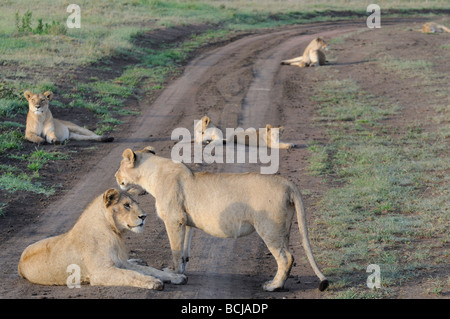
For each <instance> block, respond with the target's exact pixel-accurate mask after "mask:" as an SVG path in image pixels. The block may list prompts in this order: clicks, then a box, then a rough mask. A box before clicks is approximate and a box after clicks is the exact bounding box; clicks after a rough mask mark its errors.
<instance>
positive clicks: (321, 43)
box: [310, 38, 328, 51]
mask: <svg viewBox="0 0 450 319" xmlns="http://www.w3.org/2000/svg"><path fill="white" fill-rule="evenodd" d="M310 46H311V49H313V50H319V51H326V50H327V49H328V43H326V42H325V40H324V39H322V38H315V39H314V40H313V41H312V42H311V43H310Z"/></svg>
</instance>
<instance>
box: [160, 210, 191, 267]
mask: <svg viewBox="0 0 450 319" xmlns="http://www.w3.org/2000/svg"><path fill="white" fill-rule="evenodd" d="M164 223H165V225H166V230H167V235H168V236H169V242H170V249H171V250H172V261H173V269H172V270H173V271H174V272H176V273H180V274H182V273H184V272H185V271H186V263H185V260H184V240H185V234H186V221H185V218H182V219H175V220H164Z"/></svg>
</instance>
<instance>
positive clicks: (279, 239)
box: [115, 147, 328, 291]
mask: <svg viewBox="0 0 450 319" xmlns="http://www.w3.org/2000/svg"><path fill="white" fill-rule="evenodd" d="M115 176H116V180H117V183H118V184H119V185H120V187H121V188H122V189H124V190H127V189H129V188H131V187H132V186H134V185H139V186H140V187H142V188H144V189H145V190H146V191H147V192H149V193H150V194H151V195H152V196H153V197H155V200H156V211H157V214H158V216H159V217H160V218H161V219H162V220H163V221H164V224H165V226H166V230H167V233H168V236H169V241H170V246H171V249H172V255H173V267H174V270H175V271H176V272H178V273H183V272H184V271H185V268H186V262H187V260H188V258H189V247H190V239H191V227H195V228H199V229H202V230H203V231H205V232H207V233H208V234H210V235H213V236H216V237H228V238H237V237H242V236H246V235H248V234H250V233H252V232H253V231H255V230H256V231H257V232H258V234H259V235H260V236H261V238H262V239H263V240H264V242H265V243H266V245H267V247H268V248H269V250H270V252H271V253H272V255H273V256H274V257H275V259H276V261H277V264H278V271H277V273H276V275H275V278H274V279H273V280H272V281H269V282H267V283H265V284H264V286H263V288H264V289H265V290H267V291H274V290H279V289H282V288H283V286H284V283H285V281H286V279H287V278H288V276H289V272H290V270H291V267H292V264H293V261H294V258H293V256H292V254H291V253H290V252H289V248H288V243H289V234H290V229H291V221H292V217H293V215H294V213H295V212H297V219H298V224H299V229H300V233H301V234H302V236H303V237H302V238H303V247H304V249H305V252H306V255H307V257H308V260H309V262H310V264H311V267H312V268H313V270H314V272H315V273H316V275H317V276H318V277H319V279H320V280H321V282H320V285H319V289H320V290H321V291H323V290H325V289H326V288H327V287H328V280H327V279H326V278H325V276H324V275H323V274H322V272H321V271H320V270H319V267H318V266H317V264H316V262H315V261H314V257H313V254H312V251H311V246H310V243H309V238H308V230H307V227H306V216H305V211H304V207H303V201H302V196H301V194H300V190H299V189H298V187H297V186H295V185H294V184H293V183H291V182H289V181H288V180H286V179H284V178H282V177H280V176H275V175H261V174H256V173H246V174H210V173H193V172H191V171H190V170H189V169H188V168H187V167H186V166H185V165H184V164H182V163H174V162H173V161H172V160H171V159H168V158H163V157H159V156H156V155H155V153H154V151H153V149H152V148H151V147H147V148H145V149H143V150H141V151H138V152H133V151H132V150H131V149H126V150H125V151H124V152H123V159H122V161H121V163H120V168H119V169H118V171H117V172H116V175H115Z"/></svg>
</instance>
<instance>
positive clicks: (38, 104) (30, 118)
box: [24, 91, 114, 144]
mask: <svg viewBox="0 0 450 319" xmlns="http://www.w3.org/2000/svg"><path fill="white" fill-rule="evenodd" d="M24 96H25V98H26V99H27V101H28V108H29V110H28V115H27V125H26V129H25V138H26V139H27V140H29V141H30V142H33V143H38V144H40V143H44V142H47V143H50V144H53V143H62V142H64V141H65V140H67V139H72V140H78V141H99V142H112V141H113V140H114V138H112V137H106V136H99V135H97V134H95V133H94V132H92V131H90V130H88V129H85V128H83V127H80V126H78V125H76V124H74V123H72V122H69V121H63V120H58V119H55V118H54V117H53V116H52V112H51V111H50V109H49V103H50V101H51V99H52V98H53V93H52V92H50V91H47V92H45V93H43V94H41V93H38V94H34V93H31V92H30V91H25V93H24Z"/></svg>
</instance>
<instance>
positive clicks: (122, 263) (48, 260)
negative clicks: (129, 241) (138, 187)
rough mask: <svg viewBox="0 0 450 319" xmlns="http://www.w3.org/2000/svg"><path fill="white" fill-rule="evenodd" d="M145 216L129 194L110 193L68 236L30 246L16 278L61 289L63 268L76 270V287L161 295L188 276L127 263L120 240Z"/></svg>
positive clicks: (64, 277) (99, 199)
mask: <svg viewBox="0 0 450 319" xmlns="http://www.w3.org/2000/svg"><path fill="white" fill-rule="evenodd" d="M145 217H146V215H145V214H144V212H143V211H142V210H141V208H140V207H139V206H138V204H137V203H136V202H135V201H134V200H133V199H132V198H131V197H130V196H129V195H127V194H125V193H122V192H119V191H118V190H116V189H109V190H107V191H106V192H105V193H104V194H102V195H101V196H99V197H97V198H96V199H95V200H94V201H93V202H92V203H91V204H90V205H89V206H88V208H87V209H86V210H85V211H84V213H83V214H82V215H81V216H80V218H79V219H78V221H77V222H76V224H75V226H74V227H73V228H72V229H71V230H70V231H69V232H67V233H65V234H62V235H59V236H56V237H50V238H46V239H43V240H41V241H38V242H37V243H34V244H32V245H30V246H28V247H27V248H26V249H25V251H24V252H23V253H22V256H21V258H20V262H19V266H18V271H19V274H20V276H22V277H23V278H26V279H28V280H29V281H31V282H32V283H35V284H40V285H65V284H66V283H67V279H68V276H69V273H68V272H67V267H68V266H69V265H72V264H75V265H77V266H79V268H80V270H81V273H80V278H79V279H80V283H90V284H91V285H92V286H133V287H140V288H146V289H158V290H161V289H163V286H164V285H163V282H162V281H167V282H171V283H174V284H183V283H185V282H186V276H184V275H182V274H175V273H173V272H165V271H160V270H157V269H154V268H151V267H145V266H140V265H137V264H134V263H131V262H128V260H127V259H128V253H127V250H126V247H125V243H124V242H123V239H122V235H123V233H124V232H125V231H126V230H130V231H133V232H135V233H140V232H141V231H142V230H143V226H144V222H145Z"/></svg>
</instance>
